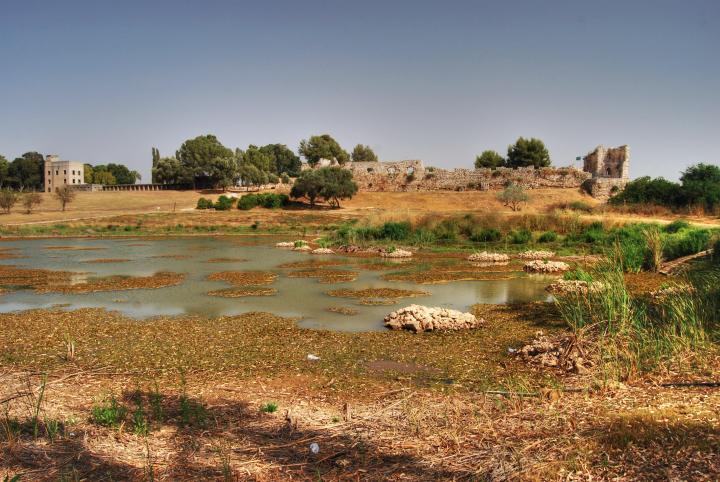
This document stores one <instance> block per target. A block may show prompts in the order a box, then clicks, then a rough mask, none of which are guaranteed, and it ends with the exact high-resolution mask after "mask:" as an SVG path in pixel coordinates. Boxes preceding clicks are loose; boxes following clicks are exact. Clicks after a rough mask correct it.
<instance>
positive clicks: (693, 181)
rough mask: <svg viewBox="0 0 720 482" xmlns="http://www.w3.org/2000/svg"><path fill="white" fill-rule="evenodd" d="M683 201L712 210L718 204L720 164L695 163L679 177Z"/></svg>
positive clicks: (719, 203) (719, 204) (719, 199)
mask: <svg viewBox="0 0 720 482" xmlns="http://www.w3.org/2000/svg"><path fill="white" fill-rule="evenodd" d="M680 183H681V185H682V191H683V196H684V198H685V202H686V203H687V204H689V205H693V206H696V205H697V206H703V207H704V208H705V209H706V210H707V211H708V212H712V211H714V210H715V208H717V207H718V206H720V166H716V165H713V164H702V163H700V164H696V165H694V166H690V167H688V168H687V169H686V170H685V171H684V172H683V173H682V176H681V177H680Z"/></svg>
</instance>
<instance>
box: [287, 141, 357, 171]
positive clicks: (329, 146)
mask: <svg viewBox="0 0 720 482" xmlns="http://www.w3.org/2000/svg"><path fill="white" fill-rule="evenodd" d="M299 152H300V155H301V156H303V157H304V158H305V159H306V160H307V162H308V164H310V166H312V167H315V166H317V165H318V163H319V162H320V159H327V160H329V161H332V162H336V163H338V164H340V165H342V164H345V163H346V162H347V161H348V160H349V158H350V156H349V155H348V153H347V152H345V151H344V150H343V149H342V148H341V147H340V144H338V143H337V141H336V140H335V139H333V138H332V137H330V135H328V134H322V135H320V136H311V137H310V139H309V140H305V139H303V140H302V141H300V149H299Z"/></svg>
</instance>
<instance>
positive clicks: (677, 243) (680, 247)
mask: <svg viewBox="0 0 720 482" xmlns="http://www.w3.org/2000/svg"><path fill="white" fill-rule="evenodd" d="M711 238H712V233H711V232H710V230H707V229H693V228H687V229H683V230H680V231H678V232H677V233H675V234H673V235H670V236H668V237H667V239H666V242H665V248H664V250H663V254H664V256H665V257H666V258H667V259H676V258H681V257H683V256H688V255H690V254H695V253H699V252H700V251H703V250H706V249H707V248H708V246H709V245H710V239H711Z"/></svg>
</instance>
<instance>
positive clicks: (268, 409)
mask: <svg viewBox="0 0 720 482" xmlns="http://www.w3.org/2000/svg"><path fill="white" fill-rule="evenodd" d="M277 409H278V404H277V403H275V402H268V403H266V404H265V405H263V406H262V407H260V411H261V412H265V413H275V412H277Z"/></svg>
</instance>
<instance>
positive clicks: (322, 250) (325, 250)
mask: <svg viewBox="0 0 720 482" xmlns="http://www.w3.org/2000/svg"><path fill="white" fill-rule="evenodd" d="M311 253H312V254H335V251H333V250H332V249H330V248H317V249H313V250H312V251H311Z"/></svg>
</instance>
